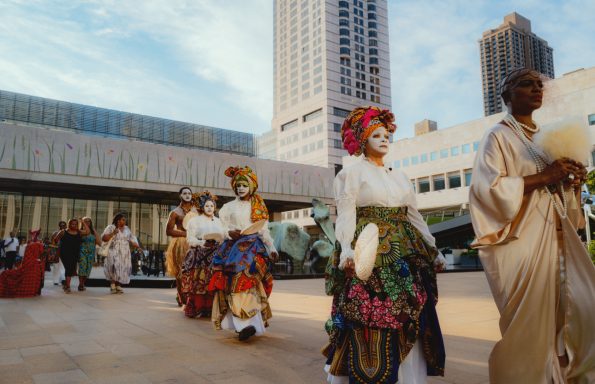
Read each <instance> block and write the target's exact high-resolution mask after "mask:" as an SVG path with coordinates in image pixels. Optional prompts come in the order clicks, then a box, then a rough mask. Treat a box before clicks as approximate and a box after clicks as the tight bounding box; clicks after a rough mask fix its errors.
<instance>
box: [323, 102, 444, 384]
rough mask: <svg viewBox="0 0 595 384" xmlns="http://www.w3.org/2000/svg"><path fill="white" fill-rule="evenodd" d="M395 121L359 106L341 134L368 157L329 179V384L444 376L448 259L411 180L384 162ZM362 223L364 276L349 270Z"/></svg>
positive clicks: (415, 381) (411, 381) (414, 383)
mask: <svg viewBox="0 0 595 384" xmlns="http://www.w3.org/2000/svg"><path fill="white" fill-rule="evenodd" d="M393 120H394V116H393V114H392V113H391V112H390V111H388V110H380V109H379V108H377V107H362V108H356V109H354V110H353V111H352V112H351V113H350V114H349V115H348V116H347V118H346V119H345V122H344V123H343V127H342V129H341V137H342V139H343V145H344V147H345V149H347V151H348V152H349V154H350V155H356V156H360V155H362V154H363V155H364V156H362V159H361V161H359V162H357V163H355V164H353V165H351V166H349V167H346V168H344V169H343V170H342V171H341V172H339V174H337V177H336V178H335V182H334V189H335V199H336V202H337V222H336V229H335V233H336V237H337V244H336V252H335V254H334V255H333V256H332V257H331V258H330V260H329V264H328V265H327V269H326V276H327V282H326V290H327V294H329V295H333V296H334V298H333V306H332V310H331V317H330V319H329V321H327V324H326V330H327V332H328V334H329V344H328V345H327V346H326V347H325V348H324V350H323V354H324V355H325V356H326V357H327V362H326V367H325V371H326V372H327V373H328V377H327V381H328V382H329V383H333V384H336V383H395V382H397V380H398V382H399V383H407V384H420V383H426V376H427V375H428V374H429V375H433V376H435V375H444V362H445V352H444V343H443V340H442V334H441V331H440V325H439V324H438V317H437V314H436V303H437V300H438V290H437V286H436V271H438V270H441V269H442V268H443V267H444V264H445V263H444V258H443V257H439V256H438V255H439V252H438V250H437V249H436V246H435V240H434V237H433V236H432V235H431V234H430V231H429V229H428V226H427V225H426V223H425V222H424V220H423V218H422V216H421V215H420V214H419V212H418V211H417V203H416V200H415V193H414V191H413V187H412V186H411V183H410V181H409V178H408V177H407V176H406V175H405V174H404V173H403V172H401V171H400V170H397V169H392V168H389V167H388V166H386V165H385V164H384V160H383V159H384V156H385V155H386V154H387V153H388V151H389V136H390V134H391V133H392V132H394V130H395V129H396V126H395V125H394V124H393ZM368 224H375V225H376V226H377V228H378V234H377V235H374V236H377V237H378V243H379V245H378V247H377V249H376V252H375V255H374V254H372V257H375V261H374V264H373V269H372V270H371V274H370V275H369V277H367V278H365V277H362V279H364V280H362V279H360V278H359V277H358V276H356V275H355V274H354V269H355V264H354V246H355V243H356V241H357V239H358V238H359V236H360V234H362V231H363V230H364V228H365V227H366V226H367V225H368ZM371 227H373V226H371ZM372 252H373V250H372ZM360 277H361V276H360Z"/></svg>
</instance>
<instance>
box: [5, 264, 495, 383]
mask: <svg viewBox="0 0 595 384" xmlns="http://www.w3.org/2000/svg"><path fill="white" fill-rule="evenodd" d="M48 277H49V276H48ZM275 284H276V285H275V289H274V291H273V295H272V297H271V305H272V309H273V315H274V318H273V319H272V321H271V326H270V327H269V329H268V332H267V334H266V335H265V336H263V337H260V338H254V339H251V340H249V341H248V342H246V343H241V342H239V341H237V338H236V337H235V336H234V335H233V334H232V333H231V332H227V331H219V332H216V331H214V330H213V328H212V326H211V324H210V322H209V321H208V320H205V319H187V318H185V317H184V315H183V314H182V311H181V310H180V309H179V308H178V307H177V305H176V304H175V300H174V297H175V290H174V289H127V290H126V292H125V294H123V295H110V294H109V293H108V289H107V288H88V289H87V291H86V292H82V293H80V292H76V289H75V292H73V293H72V294H71V295H65V294H64V293H62V290H61V289H60V288H59V287H55V286H52V285H50V286H49V288H45V289H44V290H43V296H41V297H36V298H31V299H0V383H11V384H12V383H15V384H16V383H37V384H49V383H56V384H66V383H110V384H117V383H125V384H136V383H218V384H223V383H246V384H248V383H275V384H279V383H292V384H294V383H323V382H324V378H325V375H324V374H323V371H322V366H323V363H324V360H323V358H322V356H321V355H320V352H319V351H320V347H321V346H322V345H323V344H324V343H325V340H326V334H325V332H324V330H323V324H324V321H325V320H326V318H327V315H328V310H329V305H330V298H329V297H327V296H325V295H324V291H323V280H322V279H314V280H282V281H276V282H275ZM47 285H48V284H47V280H46V287H47ZM73 287H76V280H75V281H74V282H73ZM439 288H440V294H441V297H440V304H439V308H438V310H439V316H440V320H441V323H442V330H443V332H444V337H445V342H446V348H447V364H446V376H445V377H444V378H431V379H429V382H430V383H434V384H435V383H461V384H463V383H468V384H475V383H487V382H488V377H487V359H488V355H489V352H490V350H491V347H492V346H493V344H494V341H495V340H497V339H498V336H499V332H498V313H497V310H496V307H495V305H494V304H493V302H492V299H491V296H490V293H489V289H488V286H487V283H486V280H485V278H484V274H483V272H466V273H448V274H441V275H440V276H439Z"/></svg>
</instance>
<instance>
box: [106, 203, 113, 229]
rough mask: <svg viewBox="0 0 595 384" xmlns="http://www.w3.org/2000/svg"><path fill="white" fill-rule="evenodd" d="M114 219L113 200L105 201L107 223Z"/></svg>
mask: <svg viewBox="0 0 595 384" xmlns="http://www.w3.org/2000/svg"><path fill="white" fill-rule="evenodd" d="M113 219H114V202H113V201H110V202H108V203H107V223H108V224H111V223H112V220H113Z"/></svg>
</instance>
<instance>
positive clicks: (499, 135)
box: [469, 69, 595, 384]
mask: <svg viewBox="0 0 595 384" xmlns="http://www.w3.org/2000/svg"><path fill="white" fill-rule="evenodd" d="M543 86H544V84H543V83H542V79H541V77H540V74H539V73H537V72H536V71H534V70H530V69H518V70H514V71H512V72H511V73H509V74H508V75H507V76H506V77H505V78H504V79H503V81H502V83H501V91H500V92H501V93H500V95H501V96H502V99H503V101H504V104H505V105H506V107H507V109H508V115H506V116H505V117H504V119H503V120H502V121H500V122H499V123H498V124H496V126H494V127H493V128H491V129H489V130H488V131H487V132H486V134H485V136H484V138H483V140H482V142H481V144H480V148H479V151H478V153H477V156H476V158H475V164H474V166H473V176H472V183H471V187H470V194H469V203H470V212H471V219H472V222H473V228H474V230H475V235H476V240H475V242H474V243H473V244H472V246H474V247H477V248H479V257H480V259H481V264H482V265H483V267H484V270H485V273H486V277H487V279H488V282H489V284H490V288H491V291H492V295H493V296H494V300H495V302H496V305H497V307H498V310H499V311H500V331H501V333H502V339H501V340H500V341H498V342H497V343H496V345H495V347H494V349H493V350H492V353H491V355H490V360H489V371H490V383H494V384H503V383H506V384H508V383H552V382H554V383H588V382H589V383H593V382H595V331H594V328H593V324H595V312H593V308H595V268H594V267H593V264H592V262H591V260H590V258H589V255H588V254H587V252H586V250H585V247H584V246H583V244H582V243H581V241H580V238H579V237H578V235H577V233H576V228H577V226H579V225H580V224H582V223H581V221H582V212H581V210H580V207H579V204H578V201H580V185H581V183H583V182H584V181H585V179H586V170H585V167H584V166H583V164H581V163H580V162H579V161H577V159H568V158H562V159H557V160H554V161H552V160H553V159H550V158H549V156H548V155H547V154H546V153H545V152H543V151H542V149H541V148H538V147H537V146H536V145H535V144H534V143H533V135H534V134H535V133H537V132H538V131H539V127H538V126H537V125H536V123H535V122H534V121H533V119H532V114H533V112H534V111H535V110H537V109H538V108H540V107H541V104H542V98H543ZM573 186H574V188H575V191H576V192H575V193H573V192H572V188H571V187H573Z"/></svg>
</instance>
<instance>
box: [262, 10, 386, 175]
mask: <svg viewBox="0 0 595 384" xmlns="http://www.w3.org/2000/svg"><path fill="white" fill-rule="evenodd" d="M360 105H376V106H379V107H382V108H388V107H390V105H391V89H390V66H389V44H388V21H387V2H386V0H349V1H346V0H340V1H320V0H278V1H275V2H274V111H273V119H272V131H273V132H274V133H275V135H276V142H277V151H276V152H277V159H278V160H282V161H290V162H296V163H302V164H310V165H317V166H322V167H331V168H335V169H336V170H337V171H338V170H339V169H340V167H341V159H342V157H343V156H344V155H345V154H346V151H345V150H343V147H342V143H341V137H340V129H341V125H342V123H343V120H344V118H345V117H346V115H347V114H348V113H349V112H350V111H351V110H352V109H353V108H354V107H356V106H360Z"/></svg>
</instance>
